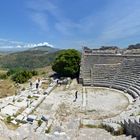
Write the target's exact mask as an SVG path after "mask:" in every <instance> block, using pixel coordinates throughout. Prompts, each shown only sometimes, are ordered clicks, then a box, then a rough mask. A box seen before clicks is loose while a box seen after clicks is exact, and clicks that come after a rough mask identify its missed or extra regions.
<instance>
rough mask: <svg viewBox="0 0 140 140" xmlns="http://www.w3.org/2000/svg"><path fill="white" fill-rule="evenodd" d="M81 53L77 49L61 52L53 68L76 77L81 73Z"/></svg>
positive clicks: (60, 72)
mask: <svg viewBox="0 0 140 140" xmlns="http://www.w3.org/2000/svg"><path fill="white" fill-rule="evenodd" d="M79 64H80V53H79V52H78V51H77V50H75V49H68V50H64V51H62V52H60V54H58V56H57V57H56V59H55V61H54V63H53V65H52V69H53V70H54V71H55V72H57V73H58V74H60V75H61V76H70V77H75V76H77V74H78V73H79V68H80V65H79Z"/></svg>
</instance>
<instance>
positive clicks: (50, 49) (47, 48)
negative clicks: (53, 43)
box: [28, 45, 59, 53]
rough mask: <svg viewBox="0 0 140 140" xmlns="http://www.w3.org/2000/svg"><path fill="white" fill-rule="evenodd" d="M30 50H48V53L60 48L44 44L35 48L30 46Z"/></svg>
mask: <svg viewBox="0 0 140 140" xmlns="http://www.w3.org/2000/svg"><path fill="white" fill-rule="evenodd" d="M28 51H47V52H48V53H53V52H56V51H59V49H57V48H53V47H50V46H47V45H43V46H37V47H34V48H30V49H28Z"/></svg>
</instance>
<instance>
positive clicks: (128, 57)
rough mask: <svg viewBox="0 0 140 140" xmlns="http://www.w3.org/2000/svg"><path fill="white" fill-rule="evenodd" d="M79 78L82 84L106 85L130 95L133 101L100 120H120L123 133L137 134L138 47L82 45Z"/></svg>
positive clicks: (139, 123)
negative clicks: (120, 48)
mask: <svg viewBox="0 0 140 140" xmlns="http://www.w3.org/2000/svg"><path fill="white" fill-rule="evenodd" d="M79 82H80V83H82V84H83V85H84V86H95V87H96V86H99V87H108V88H113V89H117V90H121V91H123V92H124V93H127V94H129V95H131V96H132V97H133V99H134V104H133V105H132V106H131V107H130V108H129V109H128V110H127V111H124V112H122V113H121V114H120V115H118V116H116V117H114V118H110V119H106V120H104V123H107V125H108V124H109V125H112V126H113V123H117V124H120V125H121V126H123V127H124V129H125V132H126V133H127V134H129V135H132V136H134V137H135V136H136V137H139V136H140V109H139V107H140V49H132V50H119V49H112V50H111V49H109V50H99V49H97V50H95V49H89V48H87V47H86V48H83V52H82V59H81V67H80V76H79Z"/></svg>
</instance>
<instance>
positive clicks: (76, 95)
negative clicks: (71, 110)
mask: <svg viewBox="0 0 140 140" xmlns="http://www.w3.org/2000/svg"><path fill="white" fill-rule="evenodd" d="M77 98H78V91H76V92H75V99H74V100H73V102H76V100H77Z"/></svg>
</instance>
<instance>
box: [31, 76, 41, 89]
mask: <svg viewBox="0 0 140 140" xmlns="http://www.w3.org/2000/svg"><path fill="white" fill-rule="evenodd" d="M39 84H40V78H38V79H37V80H36V83H35V87H36V90H38V89H39ZM32 87H33V83H32V81H30V88H31V89H32Z"/></svg>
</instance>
